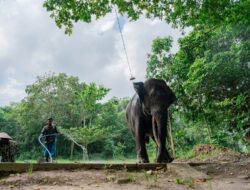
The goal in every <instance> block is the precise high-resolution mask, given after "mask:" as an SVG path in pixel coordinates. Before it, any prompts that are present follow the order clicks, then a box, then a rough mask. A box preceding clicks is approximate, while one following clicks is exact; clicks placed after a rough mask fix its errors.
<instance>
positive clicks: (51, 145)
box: [40, 117, 59, 162]
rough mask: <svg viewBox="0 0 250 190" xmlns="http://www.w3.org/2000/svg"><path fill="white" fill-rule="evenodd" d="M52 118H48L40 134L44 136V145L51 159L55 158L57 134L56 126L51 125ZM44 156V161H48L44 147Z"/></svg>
mask: <svg viewBox="0 0 250 190" xmlns="http://www.w3.org/2000/svg"><path fill="white" fill-rule="evenodd" d="M52 123H53V118H52V117H50V118H48V123H47V125H46V126H44V127H43V130H42V132H41V135H40V136H45V137H44V138H45V146H46V148H47V149H48V150H49V152H50V154H51V156H52V159H53V160H55V158H56V135H58V134H59V132H58V131H57V129H56V127H55V126H53V125H52ZM44 157H45V158H46V161H47V162H48V161H49V153H48V151H47V150H46V149H45V150H44Z"/></svg>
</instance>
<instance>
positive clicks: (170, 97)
mask: <svg viewBox="0 0 250 190" xmlns="http://www.w3.org/2000/svg"><path fill="white" fill-rule="evenodd" d="M176 100H177V98H176V96H175V94H174V92H173V91H172V90H171V89H170V88H169V105H171V104H172V103H174V102H175V101H176Z"/></svg>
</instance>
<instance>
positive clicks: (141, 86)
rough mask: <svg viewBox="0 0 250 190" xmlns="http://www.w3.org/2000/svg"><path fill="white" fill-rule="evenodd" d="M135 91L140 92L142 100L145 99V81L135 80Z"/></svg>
mask: <svg viewBox="0 0 250 190" xmlns="http://www.w3.org/2000/svg"><path fill="white" fill-rule="evenodd" d="M133 86H134V89H135V92H136V93H137V94H138V96H139V98H140V100H141V102H143V101H144V95H145V88H144V84H143V82H134V83H133Z"/></svg>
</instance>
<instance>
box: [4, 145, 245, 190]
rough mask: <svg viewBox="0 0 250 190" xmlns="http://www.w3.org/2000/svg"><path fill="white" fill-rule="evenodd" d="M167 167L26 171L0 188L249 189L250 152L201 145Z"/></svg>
mask: <svg viewBox="0 0 250 190" xmlns="http://www.w3.org/2000/svg"><path fill="white" fill-rule="evenodd" d="M194 153H195V154H194V155H195V156H194V157H193V158H189V159H188V160H175V161H174V163H171V164H168V165H167V169H166V168H165V169H160V168H159V169H158V170H155V171H152V170H148V171H147V170H144V171H133V172H130V171H127V170H111V169H104V170H72V171H69V170H55V171H35V172H34V171H27V172H26V173H22V174H10V175H9V176H6V177H2V178H1V179H0V190H80V189H85V190H98V189H100V190H127V189H128V190H147V189H152V190H158V189H159V190H184V189H199V190H235V189H237V190H250V155H249V154H248V155H243V154H239V153H236V152H233V151H231V150H228V149H225V148H223V149H221V148H219V147H215V146H213V145H199V146H197V147H196V148H195V150H194Z"/></svg>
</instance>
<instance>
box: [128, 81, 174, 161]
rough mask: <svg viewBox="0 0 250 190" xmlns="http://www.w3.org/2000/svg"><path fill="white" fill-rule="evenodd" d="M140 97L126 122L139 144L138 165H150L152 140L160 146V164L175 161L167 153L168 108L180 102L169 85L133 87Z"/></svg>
mask: <svg viewBox="0 0 250 190" xmlns="http://www.w3.org/2000/svg"><path fill="white" fill-rule="evenodd" d="M133 85H134V89H135V91H136V94H135V95H134V96H133V98H132V99H131V100H130V102H129V104H128V106H127V109H126V118H127V121H128V125H129V127H130V128H131V131H132V134H133V136H134V138H135V141H136V150H137V159H138V163H148V162H149V159H148V154H147V150H146V143H148V142H149V138H150V137H151V138H152V139H153V140H154V141H155V143H156V145H157V158H156V162H157V163H169V162H172V161H173V158H172V157H171V156H170V155H169V153H168V151H167V149H166V138H167V121H168V107H169V106H170V105H171V104H172V103H173V102H174V101H175V100H176V96H175V94H174V93H173V91H172V90H171V89H170V88H169V87H168V86H167V84H166V82H165V81H163V80H158V79H148V80H146V81H145V82H144V83H143V82H136V83H133Z"/></svg>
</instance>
